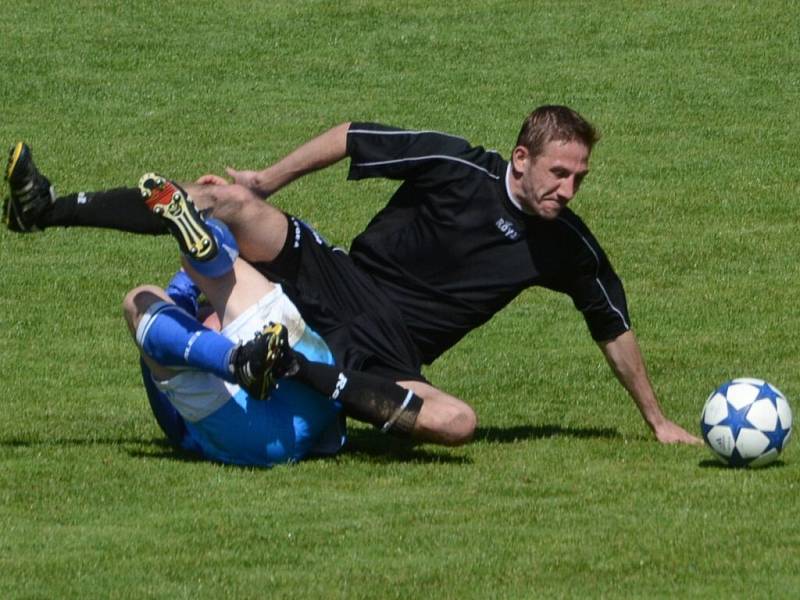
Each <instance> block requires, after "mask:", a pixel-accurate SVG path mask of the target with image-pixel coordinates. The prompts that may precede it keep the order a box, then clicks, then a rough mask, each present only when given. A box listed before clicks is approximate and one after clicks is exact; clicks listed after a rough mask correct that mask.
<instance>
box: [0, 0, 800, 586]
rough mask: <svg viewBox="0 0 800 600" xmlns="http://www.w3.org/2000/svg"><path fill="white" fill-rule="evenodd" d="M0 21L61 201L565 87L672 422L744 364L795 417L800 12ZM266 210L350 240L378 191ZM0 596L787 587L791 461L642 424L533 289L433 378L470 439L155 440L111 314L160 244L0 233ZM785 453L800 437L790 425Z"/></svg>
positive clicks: (195, 9) (518, 10) (337, 8)
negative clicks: (717, 458)
mask: <svg viewBox="0 0 800 600" xmlns="http://www.w3.org/2000/svg"><path fill="white" fill-rule="evenodd" d="M7 4H8V5H7V6H4V7H3V10H2V11H0V50H1V51H0V72H2V75H3V76H2V83H0V106H1V107H2V112H1V113H0V114H1V115H2V118H0V143H3V144H8V145H10V144H11V143H12V142H14V141H15V140H16V139H20V138H22V139H26V140H28V141H29V142H30V144H31V145H32V147H33V149H34V154H35V156H36V158H37V162H38V163H39V165H40V167H41V168H42V169H43V170H44V171H45V173H47V174H48V175H49V176H50V177H51V178H52V179H53V181H54V183H55V185H56V187H57V189H58V190H59V191H61V192H68V191H77V190H79V189H100V188H105V187H110V186H119V185H132V184H135V182H136V181H137V180H138V177H139V175H140V174H141V173H143V172H145V171H149V170H154V169H157V170H160V171H161V172H163V173H165V174H168V175H170V176H173V177H176V178H192V177H195V176H197V175H200V174H201V173H203V172H208V171H212V172H221V171H222V169H223V168H224V167H225V166H226V165H232V166H236V167H241V168H247V167H249V168H253V167H259V166H262V165H265V164H268V163H269V162H271V161H273V160H276V159H278V158H279V157H281V156H282V155H283V154H284V153H285V152H287V151H289V150H290V149H292V148H293V147H294V146H295V145H297V144H298V143H300V142H301V141H304V140H305V139H307V138H308V137H310V136H312V135H314V134H316V133H318V132H320V131H322V130H324V129H326V128H328V127H329V126H332V125H334V124H336V123H339V122H341V121H345V120H351V119H353V120H375V121H382V122H386V123H390V124H394V125H398V126H407V127H415V128H432V129H439V130H444V131H450V132H454V133H458V134H461V135H463V136H465V137H467V138H468V139H470V140H471V141H472V142H473V143H475V144H481V145H484V146H487V147H490V148H496V149H499V150H501V151H503V152H504V153H506V154H507V153H508V152H509V151H510V148H511V145H512V142H513V140H514V138H515V136H516V133H517V130H518V127H519V124H520V122H521V121H522V119H523V118H524V116H525V115H526V114H527V112H528V111H529V110H530V109H531V108H533V107H535V106H537V105H539V104H543V103H566V104H569V105H571V106H573V107H575V108H576V109H578V110H579V111H580V112H582V113H584V114H585V115H586V116H588V117H589V118H590V119H592V120H593V121H594V122H595V123H596V124H597V125H598V127H599V128H600V130H601V131H602V133H603V136H604V138H603V140H602V141H601V143H600V144H599V146H598V147H597V149H596V151H595V153H594V155H593V158H592V174H591V176H590V177H589V178H588V179H587V181H586V182H585V184H584V186H583V188H582V191H581V194H580V196H579V197H578V199H577V200H576V201H575V203H574V205H573V206H574V207H575V209H576V211H577V212H578V213H579V214H580V215H581V216H582V217H583V218H584V219H585V220H586V221H587V222H588V223H589V224H590V226H591V227H592V229H593V230H594V232H595V233H596V235H597V236H598V238H599V239H600V240H601V241H602V242H603V244H604V246H605V248H606V250H607V251H608V253H609V255H610V257H611V259H612V261H613V263H614V265H615V267H616V269H617V271H618V272H619V273H620V275H621V276H622V277H623V280H624V281H625V285H626V290H627V293H628V300H629V305H630V308H631V313H632V316H633V321H634V327H635V330H636V332H637V335H638V337H639V340H640V343H641V345H642V348H643V350H644V353H645V356H646V359H647V362H648V366H649V369H650V374H651V376H652V378H653V381H654V385H655V388H656V390H657V392H658V393H659V396H660V398H661V401H662V404H663V406H664V409H665V411H666V412H667V414H668V415H669V416H670V417H671V418H673V419H674V420H676V421H677V422H679V423H681V424H682V425H684V426H685V427H687V428H688V429H690V430H691V431H695V432H697V431H698V426H697V421H698V417H699V413H700V409H701V407H702V405H703V402H704V400H705V398H706V396H707V395H708V393H709V392H710V391H711V390H712V389H713V388H714V387H715V386H716V385H717V384H718V383H721V382H722V381H723V380H725V379H728V378H730V377H734V376H745V375H751V376H758V377H762V378H765V379H768V380H769V381H772V382H773V383H775V384H776V385H777V386H778V387H780V388H781V389H782V390H783V392H784V393H786V394H787V396H788V397H789V399H790V401H792V402H793V403H794V407H795V409H798V407H800V404H797V402H796V399H798V398H800V379H798V357H800V347H798V341H797V340H798V337H797V332H798V331H800V313H798V310H797V308H796V297H797V290H798V280H800V266H798V261H797V259H796V257H797V250H796V245H797V241H796V237H797V233H796V229H797V222H798V221H797V208H796V203H797V196H798V192H800V189H799V188H800V176H798V167H797V165H798V164H800V151H799V150H798V142H797V140H798V139H800V124H799V121H798V108H797V106H798V96H799V95H800V59H799V58H798V56H800V55H799V54H798V42H799V41H800V7H799V6H798V5H797V4H796V3H792V2H788V1H778V0H763V1H761V2H749V3H748V2H738V3H732V2H731V3H729V2H705V1H700V0H697V1H692V0H678V1H676V2H647V3H645V2H633V1H630V2H623V1H621V0H617V1H614V0H612V1H609V2H591V1H584V2H579V1H559V2H557V1H537V2H501V1H492V0H488V1H487V0H484V1H483V2H476V1H473V0H462V1H461V2H458V3H441V2H440V3H433V2H423V1H410V2H400V3H391V4H390V3H382V2H378V1H366V0H365V1H343V2H332V1H307V2H303V1H300V2H298V1H285V0H275V1H272V2H264V3H255V2H244V1H240V0H231V1H229V2H211V1H208V0H197V1H191V2H177V1H174V0H166V1H163V2H150V1H145V0H132V1H129V2H117V1H114V2H98V1H95V0H76V1H75V2H71V3H67V4H60V3H44V2H35V1H29V0H28V1H26V0H18V1H15V2H13V3H7ZM345 174H346V165H345V164H344V163H343V164H341V165H337V166H336V167H333V168H331V169H329V170H327V171H325V172H322V173H318V174H315V175H313V176H310V177H307V178H305V179H303V180H301V181H299V182H297V183H296V184H294V185H293V186H291V187H289V188H287V189H286V190H284V191H283V192H281V193H280V194H279V195H278V196H277V197H276V198H275V201H276V203H278V204H280V205H281V206H282V207H284V208H286V209H288V210H290V211H292V212H295V213H297V214H300V215H302V216H303V217H305V218H306V219H307V220H308V221H309V222H311V223H312V224H313V225H315V226H316V227H317V228H319V229H320V230H321V231H322V232H323V233H325V234H327V236H328V237H329V239H331V240H332V241H334V242H337V243H340V244H347V242H348V241H349V239H350V238H351V237H352V236H353V235H354V234H356V233H357V232H358V231H359V230H360V229H361V228H362V227H363V226H364V224H365V223H366V221H367V220H368V219H369V218H370V216H371V215H372V214H373V213H374V212H375V211H376V210H377V209H378V208H379V207H380V206H382V203H383V202H384V201H385V199H386V198H388V196H389V194H390V193H391V190H392V188H393V186H392V184H390V183H388V182H381V181H369V182H362V183H348V182H347V181H345ZM0 259H1V260H2V274H1V275H0V290H2V292H1V293H0V365H1V366H0V389H2V395H0V398H1V399H2V408H1V409H0V597H2V598H87V597H89V598H190V597H191V598H221V597H225V598H227V597H230V598H267V597H270V598H289V597H293V598H551V597H625V598H629V597H645V596H647V597H662V598H665V597H670V598H674V597H681V598H683V597H711V598H722V597H748V598H781V597H785V598H791V597H796V594H797V590H798V589H799V588H800V576H799V575H798V572H797V558H796V557H797V551H798V546H800V534H798V528H797V521H796V518H797V501H796V500H795V498H794V494H795V493H796V492H797V490H798V486H799V485H800V484H798V473H800V471H798V468H799V467H798V463H799V462H800V451H798V448H797V447H793V446H790V447H789V449H788V450H787V452H786V453H785V454H784V456H783V457H782V460H781V462H780V463H779V464H778V465H777V466H775V467H772V468H767V469H764V470H761V471H732V470H728V469H725V468H722V467H719V466H718V465H717V463H715V462H714V461H713V460H712V459H711V458H710V455H709V454H708V453H707V451H705V450H704V449H700V448H688V447H666V446H660V445H659V444H657V443H656V442H654V441H653V440H652V439H651V438H650V436H649V433H648V431H647V430H646V427H645V425H644V423H643V422H642V420H641V418H640V417H639V415H638V413H637V411H636V409H635V407H634V405H633V403H632V402H631V401H630V400H629V399H628V398H627V397H626V396H625V394H624V391H623V390H622V388H621V387H620V386H619V385H618V384H617V383H616V381H615V380H614V379H613V376H612V375H611V373H610V371H609V369H608V368H607V366H606V365H605V362H604V360H603V357H602V355H601V353H600V352H599V351H598V350H597V348H596V346H595V345H594V344H593V342H592V341H591V339H590V337H589V336H588V335H587V333H586V329H585V326H584V324H583V321H582V319H581V317H580V315H579V314H578V313H577V312H576V311H575V310H573V309H572V306H571V303H570V301H569V300H568V299H567V298H566V297H558V296H555V295H553V294H551V293H548V292H545V291H543V290H531V291H529V292H526V293H525V294H523V295H522V296H520V297H519V298H518V299H517V300H516V301H515V302H514V303H512V305H510V306H509V307H508V308H507V309H506V310H504V311H503V312H502V313H501V314H500V315H498V316H497V317H496V318H495V319H494V320H493V321H491V323H490V324H489V325H488V326H486V327H483V328H482V329H480V330H478V331H475V332H474V333H473V334H471V335H470V336H469V337H468V338H467V339H466V340H464V341H463V342H462V343H461V344H459V345H458V346H457V347H456V348H454V349H453V350H452V351H450V352H449V353H448V354H446V355H445V356H444V357H443V358H441V359H440V360H439V361H437V362H436V363H435V364H434V365H432V366H431V367H430V368H428V369H427V370H426V375H427V376H428V377H429V378H430V379H431V380H432V381H433V382H435V383H436V384H438V385H439V386H440V387H442V388H444V389H446V390H449V391H451V392H452V393H454V394H456V395H458V396H460V397H462V398H465V399H467V400H468V401H469V402H470V403H471V404H472V405H473V406H474V407H475V408H476V410H477V412H478V414H479V417H480V420H481V424H480V429H479V431H478V435H477V439H476V440H475V442H474V443H472V444H471V445H469V446H466V447H463V448H459V449H442V448H436V447H432V446H416V447H414V446H410V445H407V444H403V443H400V442H398V441H397V440H393V439H388V438H384V437H382V436H381V435H379V434H378V433H376V432H374V431H372V430H371V429H367V428H364V427H360V426H358V425H355V426H353V427H352V428H351V436H350V443H349V446H348V450H347V451H346V452H344V453H343V454H342V455H341V456H339V457H338V458H336V459H333V460H325V461H322V460H319V461H311V462H306V463H301V464H298V465H295V466H291V467H280V468H275V469H271V470H251V469H241V468H231V467H224V466H220V465H214V464H208V463H203V462H195V461H192V460H189V459H187V458H186V457H183V456H181V455H179V454H176V453H174V452H173V451H171V450H170V449H169V447H168V446H166V445H165V444H164V443H163V442H162V437H161V435H160V432H159V430H158V428H157V426H156V425H155V422H154V421H153V419H152V417H151V416H150V414H149V411H148V410H147V405H146V400H145V396H144V392H143V390H142V388H141V386H140V380H139V374H138V369H137V361H136V352H135V349H134V347H133V345H132V344H131V343H130V341H129V340H128V338H127V333H126V331H125V329H124V326H123V322H122V319H121V311H120V308H119V305H120V302H121V299H122V297H123V296H124V294H125V292H126V291H127V290H128V289H130V288H131V287H133V286H135V285H138V284H141V283H145V282H152V283H158V284H163V283H164V282H165V281H166V280H167V279H168V277H169V276H170V274H171V272H172V271H173V270H174V269H175V266H176V252H175V249H174V244H173V242H172V240H170V239H168V238H150V237H137V236H133V235H126V234H120V233H115V232H108V231H95V230H88V229H83V230H78V229H73V230H69V229H67V230H48V231H45V232H43V233H41V234H37V235H30V236H19V235H14V234H11V233H9V232H7V231H5V230H3V231H1V232H0ZM795 444H796V442H795Z"/></svg>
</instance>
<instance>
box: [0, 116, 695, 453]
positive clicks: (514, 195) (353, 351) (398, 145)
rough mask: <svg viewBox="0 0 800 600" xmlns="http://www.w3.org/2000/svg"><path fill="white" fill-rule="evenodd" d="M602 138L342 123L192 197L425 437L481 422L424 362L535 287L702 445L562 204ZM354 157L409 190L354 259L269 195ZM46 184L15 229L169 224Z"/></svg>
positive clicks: (646, 401) (617, 288)
mask: <svg viewBox="0 0 800 600" xmlns="http://www.w3.org/2000/svg"><path fill="white" fill-rule="evenodd" d="M596 139H597V134H596V132H595V130H594V128H593V127H592V126H591V124H589V123H588V122H587V121H585V120H584V119H583V118H582V117H581V116H580V115H579V114H577V113H576V112H575V111H573V110H571V109H569V108H567V107H563V106H544V107H540V108H538V109H536V110H535V111H533V112H532V113H531V114H530V115H529V116H528V118H527V119H526V120H525V122H524V123H523V126H522V129H521V131H520V134H519V136H518V138H517V142H516V145H515V147H514V149H513V150H512V153H511V159H510V161H505V160H503V159H502V157H500V156H499V155H498V154H496V153H494V152H487V151H485V150H484V149H483V148H480V147H472V146H470V145H469V144H468V143H467V142H466V141H465V140H463V139H461V138H458V137H455V136H451V135H446V134H441V133H437V132H431V131H404V130H399V129H395V128H390V127H386V126H383V125H377V124H370V123H344V124H342V125H340V126H337V127H334V128H333V129H331V130H329V131H328V132H326V133H324V134H322V135H321V136H319V137H317V138H315V139H313V140H311V141H309V142H307V143H306V144H304V145H302V146H300V147H299V148H298V149H297V150H295V151H294V152H292V153H290V154H289V155H288V156H287V157H286V158H284V159H283V160H281V161H279V162H278V163H276V164H275V165H273V166H270V167H268V168H266V169H264V170H262V171H258V172H257V171H241V172H238V171H230V174H231V175H232V176H233V177H234V179H235V181H236V183H237V184H240V185H233V186H231V185H221V184H222V183H224V181H223V180H221V179H220V178H214V177H209V178H207V179H206V180H205V181H206V182H212V183H215V184H220V185H205V186H197V187H192V188H189V190H190V193H191V194H192V195H193V197H195V199H196V201H197V203H198V206H200V207H202V208H210V209H212V211H213V213H212V214H213V215H214V216H215V217H217V218H220V219H221V220H223V221H224V222H225V223H227V224H228V226H229V227H230V228H231V230H232V231H233V232H234V234H235V235H236V237H237V239H238V241H239V244H240V248H241V251H242V256H243V257H245V258H246V259H247V260H248V261H249V262H251V263H252V264H254V266H256V268H258V269H259V270H260V271H261V272H262V273H265V274H266V275H268V276H269V277H270V278H272V279H274V280H277V281H280V282H281V283H282V284H284V288H285V289H286V291H287V294H289V295H290V297H291V298H292V300H293V301H294V302H295V304H297V306H298V307H299V308H300V310H301V312H302V314H303V315H304V317H305V318H306V319H307V320H308V321H309V323H311V324H312V325H313V326H314V328H315V329H317V330H318V331H319V332H320V334H321V335H322V336H323V337H324V338H325V339H326V341H327V342H328V344H329V345H330V347H331V349H332V351H333V353H334V356H335V357H336V358H337V361H339V362H341V363H342V364H344V365H345V366H349V367H353V368H357V369H364V370H372V371H378V370H379V371H380V372H381V373H382V374H384V375H387V376H391V377H393V378H394V379H395V380H396V381H398V382H399V383H400V384H401V385H404V386H407V387H410V388H411V389H413V390H414V391H415V393H416V394H417V395H418V396H420V397H421V398H422V399H424V401H425V405H424V407H423V410H422V411H421V413H420V423H422V424H424V427H420V431H418V432H417V433H418V434H419V433H422V434H424V436H425V437H426V438H427V439H434V440H437V441H446V442H447V443H453V444H456V443H463V442H465V441H468V440H469V439H470V438H471V436H472V434H473V431H474V428H475V425H476V422H477V420H476V417H475V413H474V412H473V411H472V409H471V408H470V407H469V405H467V404H466V403H464V402H463V401H461V400H460V399H458V398H455V397H453V396H451V395H450V394H447V393H446V392H444V391H442V390H439V389H437V388H435V387H433V386H432V385H430V384H429V383H428V382H427V381H425V380H424V378H423V377H422V375H421V370H420V369H421V366H422V364H428V363H430V362H432V361H433V360H435V359H436V358H437V357H438V356H440V355H441V354H442V353H443V352H445V351H446V350H447V349H449V348H450V347H452V346H453V345H454V344H456V343H457V342H458V341H459V340H460V339H461V338H462V337H463V336H464V335H465V334H466V333H468V332H469V331H470V330H472V329H474V328H475V327H478V326H480V325H481V324H483V323H485V322H486V321H488V320H489V319H490V318H491V317H492V316H493V315H494V314H495V313H496V312H498V311H499V310H500V309H502V308H503V307H504V306H505V305H506V304H507V303H508V302H510V301H511V300H512V299H513V298H514V297H515V296H516V295H517V294H519V293H520V292H521V291H522V290H524V289H526V288H528V287H530V286H534V285H538V286H543V287H546V288H548V289H552V290H555V291H558V292H562V293H565V294H567V295H569V296H570V297H571V299H572V301H573V303H574V305H575V307H576V308H578V309H579V310H580V311H581V312H582V314H583V316H584V319H585V320H586V323H587V325H588V328H589V331H590V333H591V335H592V337H593V338H594V340H595V341H596V342H597V344H598V345H599V347H600V349H601V350H602V352H603V354H604V356H605V358H606V359H607V361H608V363H609V365H610V367H611V369H612V371H613V373H614V375H615V376H616V377H617V378H618V380H619V381H620V383H621V384H622V385H623V387H624V388H625V389H626V390H627V391H628V393H629V394H630V396H631V397H632V399H633V400H634V402H635V403H636V405H637V407H638V408H639V410H640V412H641V414H642V416H643V418H644V419H645V421H646V423H647V424H648V426H649V427H650V428H651V430H652V431H653V432H654V434H655V436H656V438H657V439H658V440H659V441H662V442H667V443H669V442H683V443H695V444H700V443H701V441H700V440H699V439H698V438H697V437H695V436H693V435H691V434H689V433H688V432H687V431H685V430H684V429H683V428H682V427H680V426H679V425H677V424H676V423H674V422H672V421H671V420H669V419H667V418H666V416H665V415H664V413H663V411H662V409H661V406H660V404H659V402H658V399H657V397H656V394H655V392H654V390H653V387H652V385H651V383H650V380H649V377H648V375H647V371H646V369H645V365H644V360H643V357H642V354H641V351H640V348H639V345H638V342H637V341H636V338H635V336H634V334H633V331H632V329H631V325H630V317H629V315H628V309H627V300H626V297H625V292H624V289H623V286H622V282H621V281H620V279H619V277H618V276H617V275H616V273H615V272H614V269H613V268H612V266H611V263H610V262H609V260H608V258H607V256H606V254H605V252H604V251H603V249H602V247H601V246H600V244H599V243H598V242H597V240H596V239H595V237H594V236H593V235H592V233H591V231H590V230H589V228H588V227H587V226H586V225H585V224H584V223H583V221H581V219H580V218H579V217H578V216H577V215H576V214H574V213H573V212H572V211H570V210H569V209H568V208H567V204H568V203H569V202H570V201H571V200H572V198H573V197H574V196H575V194H576V193H577V191H578V188H579V186H580V184H581V181H582V180H583V178H584V177H585V176H586V175H587V173H588V164H589V157H590V154H591V150H592V148H593V146H594V143H595V142H596ZM347 156H349V157H350V178H351V179H361V178H365V177H388V178H393V179H399V180H402V181H403V184H402V185H401V186H400V188H399V189H398V190H397V192H396V193H395V195H394V196H393V197H392V199H391V200H390V201H389V203H388V205H387V206H386V207H385V208H384V209H383V210H382V211H381V212H380V213H379V214H378V215H377V216H376V217H375V218H374V219H373V220H372V221H371V222H370V224H369V225H368V226H367V228H366V230H365V231H364V232H363V233H362V234H361V235H359V236H358V237H356V239H355V240H354V241H353V244H352V246H351V250H350V254H349V255H347V254H345V253H344V252H340V251H338V250H339V249H336V248H332V247H330V246H328V245H327V244H326V243H325V242H324V241H323V240H322V238H321V237H320V236H319V235H318V234H317V233H316V232H315V231H313V230H312V229H311V228H309V227H308V226H306V225H305V224H303V223H302V222H301V221H299V220H298V219H296V218H294V217H291V216H289V215H286V214H285V213H283V212H282V211H280V210H278V209H277V208H275V207H273V206H271V205H269V204H267V203H264V202H263V201H262V198H263V197H266V196H268V195H271V194H273V193H274V192H276V191H277V190H279V189H281V188H282V187H283V186H285V185H286V184H288V183H290V182H291V181H293V180H294V179H296V178H298V177H300V176H301V175H303V174H306V173H308V172H311V171H314V170H317V169H320V168H324V167H326V166H328V165H331V164H333V163H335V162H337V161H338V160H340V159H342V158H345V157H347ZM31 164H32V163H31ZM39 177H40V180H39V181H38V183H37V184H36V185H35V186H33V187H34V188H35V189H36V190H38V191H37V192H36V193H32V194H31V196H30V197H28V196H25V197H23V196H22V195H20V197H19V199H15V198H14V195H13V193H12V197H11V201H10V202H9V203H8V209H7V211H6V214H7V222H8V224H9V227H10V228H12V229H14V230H17V231H31V230H34V229H36V228H43V227H48V226H54V225H86V226H98V227H112V228H117V229H124V230H128V231H137V232H147V233H158V232H159V230H160V229H159V228H160V227H161V225H160V224H158V223H153V222H152V220H150V218H149V215H146V214H144V213H142V212H141V211H137V209H136V208H134V207H133V205H132V204H131V203H129V202H128V201H127V200H126V199H127V198H128V197H129V196H130V195H131V194H132V193H134V192H135V190H125V189H117V190H109V191H105V192H98V193H86V194H83V193H82V194H75V195H71V196H66V197H63V198H59V199H58V200H57V201H55V202H53V198H52V195H51V194H48V193H47V190H48V185H49V184H48V185H45V183H46V180H44V179H43V178H41V176H40V175H39ZM28 179H31V177H28ZM12 189H13V186H12ZM337 336H340V337H345V338H347V339H348V341H349V342H350V343H349V344H342V343H341V342H340V341H339V340H337V339H336V337H337ZM345 348H346V349H347V352H343V350H344V349H345ZM423 417H424V418H423Z"/></svg>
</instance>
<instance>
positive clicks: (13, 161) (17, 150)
mask: <svg viewBox="0 0 800 600" xmlns="http://www.w3.org/2000/svg"><path fill="white" fill-rule="evenodd" d="M24 147H25V144H24V142H17V144H16V145H15V146H14V147H13V148H12V149H11V153H10V154H9V156H8V166H7V167H6V181H8V179H9V178H10V177H11V173H12V172H13V171H14V167H16V166H17V161H18V160H19V155H20V154H22V149H23V148H24Z"/></svg>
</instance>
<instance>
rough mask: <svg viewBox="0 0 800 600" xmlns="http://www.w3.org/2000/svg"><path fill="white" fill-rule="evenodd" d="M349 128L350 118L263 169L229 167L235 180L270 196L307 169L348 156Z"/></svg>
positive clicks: (328, 163)
mask: <svg viewBox="0 0 800 600" xmlns="http://www.w3.org/2000/svg"><path fill="white" fill-rule="evenodd" d="M348 129H350V123H349V122H348V123H342V124H341V125H337V126H336V127H333V128H332V129H329V130H328V131H326V132H325V133H323V134H321V135H319V136H317V137H315V138H314V139H312V140H310V141H308V142H306V143H305V144H303V145H302V146H300V147H299V148H297V149H296V150H294V151H292V152H291V153H290V154H288V155H287V156H286V157H284V158H282V159H281V160H279V161H278V162H277V163H275V164H274V165H270V166H268V167H266V168H265V169H263V170H261V171H237V170H235V169H231V168H230V167H229V168H228V169H226V170H227V172H228V175H230V176H231V177H232V178H233V181H234V183H238V184H240V185H243V186H245V187H248V188H250V189H251V190H253V191H254V192H255V193H256V194H258V195H259V196H261V197H262V198H266V197H267V196H269V195H271V194H274V193H275V192H277V191H278V190H279V189H281V188H282V187H283V186H285V185H287V184H289V183H291V182H292V181H294V180H295V179H298V178H299V177H302V176H303V175H305V174H306V173H310V172H312V171H317V170H319V169H324V168H325V167H328V166H330V165H332V164H334V163H336V162H338V161H340V160H341V159H343V158H344V157H345V156H347V131H348Z"/></svg>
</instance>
